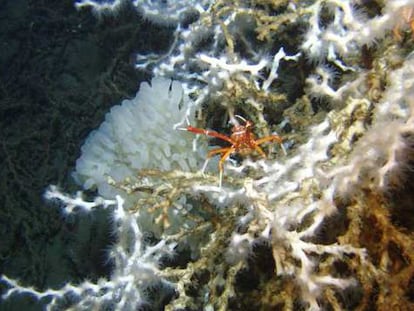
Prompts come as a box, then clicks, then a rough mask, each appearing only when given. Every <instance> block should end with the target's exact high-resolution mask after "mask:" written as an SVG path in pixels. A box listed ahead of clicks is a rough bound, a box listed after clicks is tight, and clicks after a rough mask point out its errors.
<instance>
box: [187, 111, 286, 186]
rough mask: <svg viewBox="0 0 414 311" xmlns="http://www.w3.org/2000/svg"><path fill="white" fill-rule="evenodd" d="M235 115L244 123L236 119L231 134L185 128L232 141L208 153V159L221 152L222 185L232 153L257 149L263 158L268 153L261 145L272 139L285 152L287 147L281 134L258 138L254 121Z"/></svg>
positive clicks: (196, 132) (249, 151) (242, 153)
mask: <svg viewBox="0 0 414 311" xmlns="http://www.w3.org/2000/svg"><path fill="white" fill-rule="evenodd" d="M235 117H237V118H238V119H240V120H241V121H242V122H243V123H244V124H243V125H240V124H239V123H238V122H237V120H236V121H235V122H234V123H236V124H235V125H234V126H233V128H232V130H231V135H230V136H226V135H223V134H220V133H218V132H216V131H211V130H206V129H202V128H198V127H193V126H190V125H189V126H187V127H186V128H185V130H187V131H189V132H192V133H195V134H203V135H206V136H211V137H216V138H218V139H221V140H225V141H227V142H228V143H230V146H229V147H224V148H216V149H213V150H210V151H209V152H208V154H207V161H208V160H209V159H210V158H211V157H213V156H215V155H216V154H221V158H220V161H219V164H218V166H219V172H220V185H221V180H222V176H223V163H224V161H225V160H226V159H227V158H228V157H229V156H230V155H231V154H234V153H238V154H241V155H247V154H250V153H252V152H254V151H256V152H257V153H259V154H260V155H261V156H262V157H263V158H266V154H265V153H264V151H263V149H262V148H261V147H260V145H261V144H263V143H265V142H272V141H276V142H278V143H279V144H280V146H281V147H282V150H283V152H285V149H284V148H283V145H282V142H283V140H282V138H281V137H280V136H278V135H269V136H265V137H262V138H259V139H256V136H255V135H254V133H253V131H252V129H253V122H251V121H248V120H246V119H245V118H243V117H241V116H239V115H236V116H235ZM285 153H286V152H285ZM207 161H206V163H205V164H204V167H203V171H204V168H205V167H206V165H207Z"/></svg>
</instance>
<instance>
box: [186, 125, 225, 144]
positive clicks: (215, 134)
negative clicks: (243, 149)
mask: <svg viewBox="0 0 414 311" xmlns="http://www.w3.org/2000/svg"><path fill="white" fill-rule="evenodd" d="M186 130H187V131H189V132H192V133H195V134H203V135H207V136H212V137H216V138H219V139H222V140H225V141H227V142H229V143H230V144H233V141H232V140H231V139H230V137H227V136H226V135H223V134H220V133H218V132H216V131H210V130H205V129H200V128H198V127H192V126H187V128H186Z"/></svg>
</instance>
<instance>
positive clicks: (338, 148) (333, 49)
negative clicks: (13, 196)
mask: <svg viewBox="0 0 414 311" xmlns="http://www.w3.org/2000/svg"><path fill="white" fill-rule="evenodd" d="M125 2H127V1H126V0H125V1H121V0H115V1H109V0H108V1H93V0H84V1H80V2H78V3H76V6H77V7H78V8H79V9H85V8H92V10H93V11H94V12H95V13H97V14H98V15H99V14H103V13H105V14H107V11H114V10H119V8H120V6H122V5H123V4H124V3H125ZM131 2H132V5H131V4H130V7H131V8H134V9H136V10H137V12H138V13H137V14H141V15H142V17H143V18H145V19H148V20H149V21H151V22H153V23H157V24H161V25H164V26H165V25H168V27H176V30H175V32H174V40H173V43H172V45H171V47H170V49H169V50H168V51H167V52H166V53H165V54H163V55H153V54H148V55H137V62H136V67H137V70H140V69H143V68H144V69H146V70H151V71H152V73H153V79H152V81H151V82H150V84H148V83H143V84H141V86H140V89H139V92H138V93H137V96H136V98H134V99H131V100H125V101H123V102H122V103H121V104H120V105H118V106H115V107H113V108H112V109H111V111H110V112H109V113H108V114H107V116H106V118H105V121H104V122H103V123H102V125H101V126H100V127H99V128H98V129H97V130H95V131H94V132H93V133H91V134H90V136H89V138H88V139H87V141H86V142H85V144H84V146H83V147H82V155H81V157H80V158H79V159H78V161H77V163H76V172H75V173H74V176H75V178H76V180H77V181H78V182H79V183H80V184H81V185H82V186H83V188H84V189H97V191H98V195H99V196H98V197H97V198H96V199H95V200H94V201H91V202H89V201H85V200H83V199H82V195H81V194H77V195H75V196H71V195H67V194H64V192H61V191H60V190H59V189H57V187H55V186H50V187H49V188H48V190H47V191H46V194H45V196H46V198H48V199H51V200H56V201H60V202H61V203H63V205H64V207H63V208H64V210H65V212H66V213H76V212H78V211H79V210H83V211H86V212H88V213H94V210H96V209H100V208H104V209H110V211H111V215H112V224H113V231H114V233H115V235H116V243H114V245H112V247H111V252H110V258H111V259H112V261H113V262H114V266H113V271H112V273H111V276H110V277H109V278H107V279H100V280H98V281H97V282H91V281H87V280H85V281H84V282H83V283H80V284H67V285H65V286H64V287H63V288H60V289H49V290H45V291H37V290H36V289H34V288H30V287H23V286H22V285H21V284H19V282H18V281H16V280H12V279H10V278H8V277H7V276H3V277H2V282H3V283H5V284H6V285H7V290H6V292H5V294H4V295H3V299H7V298H8V297H10V296H12V295H32V296H34V297H35V298H36V299H40V300H44V301H45V303H46V304H47V306H48V308H49V309H50V310H61V309H65V308H71V309H74V310H139V309H140V308H143V309H149V310H160V309H161V310H162V309H165V310H248V309H249V310H366V309H367V308H370V309H373V310H384V309H385V308H388V309H391V310H414V295H413V289H412V286H413V285H412V283H413V281H414V252H413V247H414V240H413V238H412V235H410V234H409V233H407V231H409V230H410V228H408V230H407V228H405V230H403V228H402V227H400V226H399V225H398V221H393V220H395V219H397V220H398V219H399V217H404V216H401V215H399V214H398V209H395V208H392V204H393V203H392V202H391V201H390V200H388V199H387V198H388V197H389V196H391V195H390V194H391V193H392V192H393V191H397V190H396V189H401V188H402V187H403V185H404V183H406V182H407V181H406V180H407V176H408V172H409V171H410V164H412V162H411V163H410V157H412V155H413V149H412V148H413V137H414V136H413V135H414V133H413V131H414V122H413V121H414V55H413V54H412V52H411V51H412V50H413V47H414V29H412V28H413V25H414V14H413V12H414V1H413V0H405V1H404V0H398V1H397V0H396V1H392V0H390V1H381V0H378V1H358V0H309V1H294V0H291V1H289V0H285V1H284V0H279V1H277V0H257V1H244V0H239V1H234V0H216V1H213V0H211V1H207V0H203V1H201V0H200V1H195V0H193V1H190V0H188V1H184V0H180V1H179V0H175V1H155V0H135V1H131ZM118 16H119V15H118ZM237 116H240V117H237ZM241 120H249V122H250V121H251V122H252V124H253V130H252V131H253V132H254V133H255V135H256V137H265V136H269V135H277V136H279V137H281V138H282V139H283V142H282V144H283V148H284V149H285V150H286V154H284V153H283V152H282V151H281V150H282V149H281V148H280V146H279V144H278V143H275V142H273V143H272V142H269V143H266V144H263V145H262V147H263V150H264V153H265V154H266V157H265V158H263V157H261V156H260V154H257V152H256V153H255V152H253V153H251V155H250V156H248V157H242V156H240V154H238V153H237V150H236V152H234V154H232V155H231V156H229V157H228V159H227V161H225V162H224V169H223V176H222V183H221V185H220V176H219V175H220V174H219V172H218V171H219V170H218V166H217V161H218V159H219V158H220V156H219V155H217V156H215V157H214V156H212V157H211V158H212V161H210V163H208V165H207V167H206V169H205V170H204V172H201V168H202V167H203V163H204V161H205V159H206V157H207V153H208V151H209V150H212V149H214V148H218V147H221V148H228V147H229V145H228V144H226V143H224V144H223V143H222V142H220V141H218V140H217V139H209V138H208V135H199V134H208V133H207V132H203V131H198V132H197V131H196V130H193V131H192V132H191V131H182V130H180V129H188V126H190V125H191V126H194V127H196V126H197V128H203V129H213V128H214V130H215V131H216V132H219V133H222V134H223V135H226V136H229V135H231V133H230V129H231V128H232V127H233V126H235V125H240V124H242V125H243V124H245V123H244V122H242V121H241ZM209 133H211V132H209ZM210 136H211V135H210ZM213 136H214V135H213ZM217 144H219V146H217ZM396 211H397V212H396ZM149 233H150V234H151V236H152V237H153V238H151V239H148V238H146V237H148V234H149Z"/></svg>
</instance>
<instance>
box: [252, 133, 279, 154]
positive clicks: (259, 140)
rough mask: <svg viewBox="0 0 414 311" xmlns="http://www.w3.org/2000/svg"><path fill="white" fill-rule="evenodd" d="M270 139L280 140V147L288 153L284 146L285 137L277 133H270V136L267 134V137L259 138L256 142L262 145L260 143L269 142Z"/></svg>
mask: <svg viewBox="0 0 414 311" xmlns="http://www.w3.org/2000/svg"><path fill="white" fill-rule="evenodd" d="M269 141H276V142H278V143H279V144H280V147H281V148H282V150H283V153H284V154H285V155H286V149H285V147H284V146H283V139H282V138H281V137H279V136H277V135H270V136H265V137H262V138H259V139H258V140H256V144H257V145H260V144H263V143H266V142H269ZM256 150H257V149H256ZM259 153H260V152H259Z"/></svg>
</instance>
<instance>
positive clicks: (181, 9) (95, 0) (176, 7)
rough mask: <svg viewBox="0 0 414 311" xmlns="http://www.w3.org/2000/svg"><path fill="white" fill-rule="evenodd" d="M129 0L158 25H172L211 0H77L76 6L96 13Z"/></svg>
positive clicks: (202, 8)
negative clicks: (87, 8) (90, 9)
mask: <svg viewBox="0 0 414 311" xmlns="http://www.w3.org/2000/svg"><path fill="white" fill-rule="evenodd" d="M128 2H130V3H131V4H132V5H133V6H134V7H135V8H136V9H137V10H138V12H140V13H141V14H142V15H143V16H144V17H145V18H147V19H148V20H150V21H151V22H153V23H156V24H160V25H171V24H172V25H174V24H177V23H179V22H180V21H182V20H184V19H185V18H186V17H187V15H189V14H194V13H196V14H197V13H201V12H204V11H205V10H206V8H208V6H209V5H210V4H211V3H212V1H211V0H198V1H197V0H180V1H178V0H174V1H173V0H103V1H102V0H101V1H99V0H79V1H77V2H76V7H77V8H82V7H91V8H92V9H93V11H94V12H96V13H97V14H102V13H112V12H113V11H116V10H118V9H119V8H120V7H121V6H122V5H125V4H126V3H128Z"/></svg>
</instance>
